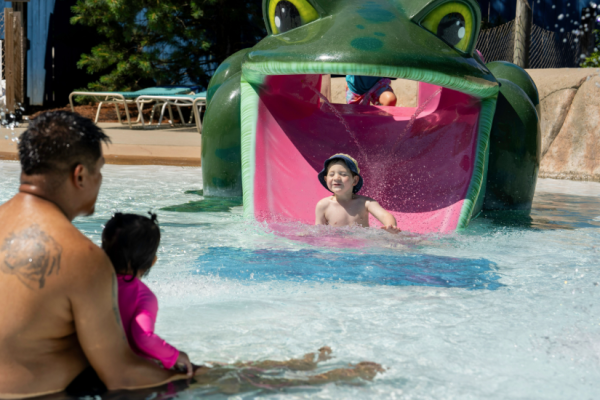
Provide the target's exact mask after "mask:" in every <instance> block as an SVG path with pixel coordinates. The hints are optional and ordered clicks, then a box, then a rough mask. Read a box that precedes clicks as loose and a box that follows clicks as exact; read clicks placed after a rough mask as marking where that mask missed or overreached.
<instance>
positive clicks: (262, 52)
mask: <svg viewBox="0 0 600 400" xmlns="http://www.w3.org/2000/svg"><path fill="white" fill-rule="evenodd" d="M263 14H264V20H265V23H266V27H267V30H268V33H269V34H268V36H267V37H266V38H264V39H263V40H262V41H260V42H259V43H258V44H257V45H256V46H254V47H253V48H251V49H246V50H243V51H240V52H238V53H236V54H234V55H233V56H231V57H230V58H229V59H228V60H227V61H226V62H224V63H223V64H222V65H221V66H220V67H219V68H218V69H217V71H216V73H215V75H214V76H213V78H212V80H211V83H210V85H209V88H208V100H209V106H208V110H207V113H206V122H205V126H204V131H203V135H202V163H203V179H204V193H205V194H208V195H214V196H222V195H229V196H231V195H235V194H236V193H240V192H243V202H244V212H245V214H246V216H249V217H254V218H256V219H258V220H261V221H271V220H273V219H275V220H280V219H281V218H283V219H284V220H286V219H291V220H300V221H303V222H306V223H313V222H314V207H315V204H316V203H317V202H318V201H319V200H320V199H322V198H323V197H325V196H327V195H329V194H330V193H329V192H328V191H327V190H326V189H325V188H323V187H322V186H321V185H320V183H319V181H318V179H317V173H318V172H319V171H320V170H321V169H322V168H323V161H324V160H326V159H327V158H329V157H330V156H331V155H332V154H336V153H346V154H350V155H351V156H353V157H354V158H356V159H357V160H358V163H359V164H360V168H361V174H362V176H363V178H364V182H365V183H364V188H363V189H362V190H361V194H365V195H368V196H371V197H373V198H375V199H376V200H378V201H379V202H380V203H381V204H382V205H383V206H384V207H385V208H387V209H388V210H389V211H390V212H392V213H393V214H394V215H395V216H396V218H397V220H398V226H399V227H400V228H401V229H407V230H411V231H416V232H431V231H437V232H447V231H454V230H456V229H461V228H463V227H465V226H466V225H467V223H468V222H469V220H470V218H471V217H472V216H473V215H475V214H477V213H478V212H479V210H481V209H482V205H483V201H484V195H485V192H486V174H487V166H488V156H489V154H490V153H489V149H490V132H491V130H492V125H493V119H494V113H495V110H496V104H497V99H498V93H499V92H500V84H499V81H498V80H497V79H496V78H495V77H494V75H493V74H492V72H491V71H490V69H488V67H486V65H485V64H484V62H483V60H482V59H481V57H480V56H479V55H478V54H477V52H476V50H475V44H476V42H477V37H478V34H479V28H480V23H481V14H480V10H479V6H478V4H477V2H476V0H264V2H263ZM500 67H501V68H505V69H506V70H507V71H508V70H511V71H512V68H513V67H514V66H504V65H503V66H500ZM500 67H499V68H500ZM515 68H516V67H515ZM495 71H496V70H495ZM509 74H513V72H510V71H509ZM346 75H360V76H374V77H382V78H391V79H395V78H401V79H407V80H412V81H417V82H418V87H419V89H418V100H417V106H416V107H384V106H368V105H357V104H331V103H330V102H329V100H331V99H327V90H326V87H327V83H326V82H327V79H326V77H327V76H339V77H343V76H346ZM513 75H514V76H517V77H521V78H523V79H521V78H519V79H521V82H525V84H524V85H523V86H522V87H530V88H532V89H531V92H532V93H533V92H535V85H533V84H531V82H529V81H528V79H529V77H528V75H527V74H526V73H525V72H524V71H523V70H521V69H520V70H519V71H517V73H516V74H513ZM500 81H501V83H502V90H503V91H504V90H508V92H511V93H514V96H513V97H512V98H513V99H516V100H514V101H513V100H511V102H513V103H514V104H517V103H519V105H520V106H519V107H518V108H519V109H520V110H533V111H532V112H530V111H527V113H529V114H528V115H530V117H527V118H525V119H527V121H530V122H531V123H530V124H529V125H527V128H526V129H525V128H524V129H525V130H528V131H527V132H529V131H532V132H533V133H535V132H534V131H535V129H536V128H535V125H536V124H537V122H536V121H537V115H536V114H535V105H533V104H531V101H530V100H529V99H528V97H527V95H526V94H525V93H524V92H523V91H522V90H521V89H520V88H519V87H518V85H515V84H513V83H512V82H509V81H506V80H502V79H500ZM380 84H384V83H383V82H380ZM324 88H325V89H324ZM508 92H507V93H508ZM503 93H504V92H503ZM530 97H531V96H530ZM503 112H504V111H503ZM506 115H508V114H506ZM514 132H517V130H514ZM519 132H520V131H519ZM521 136H523V135H521ZM507 137H508V136H507ZM512 142H514V140H513V141H512ZM509 147H510V146H509ZM511 151H512V150H511ZM511 154H512V153H511ZM511 157H512V155H508V158H507V157H505V156H501V158H502V159H512V158H511ZM519 168H520V167H519ZM518 173H520V172H518ZM528 179H529V178H528ZM511 180H512V181H514V180H515V179H511V178H509V177H507V179H506V181H507V182H508V181H511ZM529 181H531V179H529ZM240 182H241V183H242V184H241V185H240ZM240 186H241V187H240ZM530 186H531V185H530ZM533 186H534V185H533Z"/></svg>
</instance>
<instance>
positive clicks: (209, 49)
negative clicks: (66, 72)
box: [71, 0, 266, 91]
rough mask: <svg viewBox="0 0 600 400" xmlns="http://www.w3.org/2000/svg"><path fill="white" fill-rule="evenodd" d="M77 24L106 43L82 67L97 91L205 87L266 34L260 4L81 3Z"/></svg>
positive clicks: (217, 0) (234, 0) (252, 0)
mask: <svg viewBox="0 0 600 400" xmlns="http://www.w3.org/2000/svg"><path fill="white" fill-rule="evenodd" d="M72 11H73V14H74V16H73V17H72V18H71V23H72V24H83V25H87V26H91V27H95V28H96V29H97V30H98V32H99V33H100V34H101V35H102V36H103V37H104V38H105V40H104V41H103V42H102V43H101V44H99V45H98V46H95V47H93V48H92V50H91V52H90V53H89V54H83V55H82V56H81V59H80V61H79V62H78V64H77V65H78V67H79V68H85V69H86V71H87V72H89V73H90V74H94V73H102V74H103V75H102V76H101V77H100V79H99V80H98V81H96V82H92V83H90V84H88V88H89V89H91V90H94V91H100V90H102V91H106V90H108V91H114V90H137V89H140V88H143V87H147V86H151V85H173V84H182V83H190V84H199V85H202V86H206V85H207V84H208V81H209V79H210V76H211V75H212V72H213V71H214V69H215V68H216V67H217V66H218V65H219V64H220V63H221V62H222V61H223V60H225V59H226V58H227V57H228V56H229V55H231V54H233V53H235V52H236V51H238V50H241V49H243V48H246V47H251V46H253V45H254V44H255V43H256V42H257V41H258V40H260V39H261V38H262V37H264V36H265V35H266V31H265V29H264V23H263V20H262V1H261V0H78V1H77V4H76V5H75V6H73V8H72Z"/></svg>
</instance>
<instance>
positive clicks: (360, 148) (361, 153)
mask: <svg viewBox="0 0 600 400" xmlns="http://www.w3.org/2000/svg"><path fill="white" fill-rule="evenodd" d="M308 87H309V88H310V89H311V90H312V91H313V92H315V93H316V94H317V96H319V98H320V99H321V100H322V101H323V103H322V104H326V105H327V106H328V107H329V109H330V110H331V111H333V113H334V114H335V116H336V117H337V118H338V119H339V120H340V122H341V123H342V125H344V128H345V129H346V132H348V133H349V134H350V137H351V138H352V140H353V141H354V143H355V144H356V146H357V147H358V151H359V152H360V155H361V156H362V158H363V159H364V160H365V162H368V156H367V153H366V152H365V150H364V148H363V146H361V144H360V142H359V141H358V138H357V137H356V134H355V133H354V131H353V130H352V129H350V125H349V124H348V121H346V119H345V118H344V116H343V115H342V114H341V113H340V112H339V111H338V110H337V109H336V108H335V107H334V106H333V105H332V104H331V103H330V102H329V100H327V97H325V96H323V94H322V93H321V92H320V91H318V90H317V89H316V88H314V87H312V86H310V85H309V86H308Z"/></svg>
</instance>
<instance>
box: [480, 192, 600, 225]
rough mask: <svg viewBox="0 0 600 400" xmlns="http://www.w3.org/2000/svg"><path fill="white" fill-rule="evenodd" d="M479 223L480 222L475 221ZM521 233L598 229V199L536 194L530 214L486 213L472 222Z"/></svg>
mask: <svg viewBox="0 0 600 400" xmlns="http://www.w3.org/2000/svg"><path fill="white" fill-rule="evenodd" d="M479 219H481V220H480V221H478V220H479ZM473 222H474V223H475V224H478V223H481V222H484V223H485V222H490V223H491V224H492V225H495V226H503V227H512V228H524V229H539V230H547V229H583V228H600V198H598V197H593V196H575V195H570V194H561V193H536V195H535V197H534V199H533V205H532V208H531V213H530V214H528V213H524V212H520V211H486V212H483V213H482V215H481V216H480V217H479V218H478V219H476V220H475V221H473Z"/></svg>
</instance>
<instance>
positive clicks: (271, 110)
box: [254, 75, 480, 233]
mask: <svg viewBox="0 0 600 400" xmlns="http://www.w3.org/2000/svg"><path fill="white" fill-rule="evenodd" d="M319 87H320V76H319V75H293V76H271V77H268V78H267V81H266V82H265V87H264V89H263V90H262V91H261V93H260V101H259V106H258V126H257V136H256V154H255V157H256V166H255V181H254V207H255V210H254V212H255V216H256V219H257V220H259V221H267V222H272V221H301V222H304V223H307V224H314V220H315V215H314V210H315V205H316V203H317V202H318V201H319V200H320V199H322V198H324V197H326V196H328V195H330V192H329V191H327V190H326V189H325V188H323V187H322V186H321V184H320V183H319V181H318V180H317V173H318V172H319V171H320V170H321V169H322V167H323V161H324V160H325V159H327V158H328V157H330V156H331V155H333V154H335V153H347V154H350V155H351V156H353V157H354V158H356V159H357V160H358V162H359V166H360V168H361V175H362V176H363V178H364V180H365V184H364V186H363V189H362V190H361V192H360V194H362V195H366V196H370V197H372V198H374V199H375V200H377V201H378V202H379V203H380V204H381V205H382V206H383V207H385V208H386V209H387V210H389V211H390V212H392V213H393V214H394V215H395V217H396V219H397V221H398V226H399V228H400V229H402V230H406V231H412V232H419V233H427V232H449V231H453V230H455V229H456V226H457V223H458V219H459V215H460V211H461V208H462V205H463V202H464V198H465V196H466V193H467V189H468V187H469V183H470V180H471V177H472V173H473V163H474V157H475V150H476V143H477V131H478V130H477V126H478V120H479V111H480V102H479V101H478V100H477V99H474V98H472V97H470V96H468V95H465V94H463V93H460V92H456V91H453V90H450V89H441V88H440V87H437V86H433V85H429V84H424V83H420V84H419V104H418V107H416V108H408V107H404V108H403V107H383V106H360V105H346V104H333V105H329V104H327V103H325V102H324V101H323V100H322V99H321V98H320V97H319V96H318V94H317V93H316V92H315V89H318V88H319ZM440 89H441V90H440ZM417 109H419V110H418V111H419V114H418V116H417V117H416V118H415V112H417ZM373 222H374V220H373V219H372V223H373ZM377 223H378V222H377Z"/></svg>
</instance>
